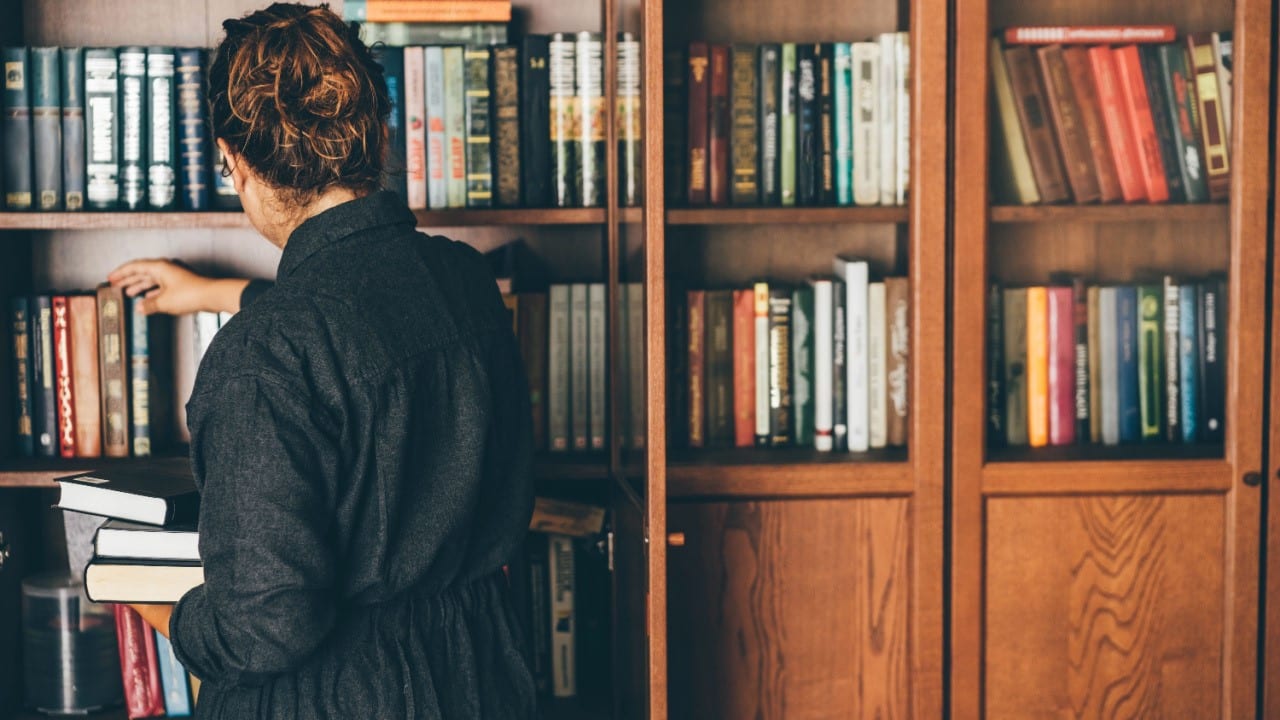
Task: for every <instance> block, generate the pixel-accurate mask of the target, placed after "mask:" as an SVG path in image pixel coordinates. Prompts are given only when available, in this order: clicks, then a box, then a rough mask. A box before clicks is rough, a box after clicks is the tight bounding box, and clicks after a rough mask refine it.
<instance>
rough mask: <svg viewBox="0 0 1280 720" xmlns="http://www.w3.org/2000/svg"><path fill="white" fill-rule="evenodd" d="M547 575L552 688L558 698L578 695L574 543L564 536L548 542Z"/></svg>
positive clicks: (557, 536) (550, 538) (553, 536)
mask: <svg viewBox="0 0 1280 720" xmlns="http://www.w3.org/2000/svg"><path fill="white" fill-rule="evenodd" d="M547 541H548V542H547V547H548V556H547V559H548V562H547V566H548V572H549V574H550V576H551V577H550V580H549V582H548V585H550V586H551V684H552V694H553V695H554V696H555V697H573V696H575V695H577V694H578V678H577V671H576V667H575V660H576V658H575V657H574V656H575V654H576V653H575V650H576V648H575V647H574V631H575V630H576V628H575V627H574V625H575V624H576V621H577V618H576V617H575V616H574V606H573V591H574V582H573V576H574V565H573V539H572V538H569V537H566V536H564V535H551V536H550V537H548V538H547Z"/></svg>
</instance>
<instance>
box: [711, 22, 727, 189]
mask: <svg viewBox="0 0 1280 720" xmlns="http://www.w3.org/2000/svg"><path fill="white" fill-rule="evenodd" d="M729 74H730V73H729V48H728V46H726V45H712V46H711V86H710V105H709V106H708V110H707V122H708V128H707V130H708V133H709V135H708V139H707V196H708V197H707V199H708V201H710V203H711V204H712V205H728V204H729V195H730V185H731V184H732V178H731V176H730V174H729V173H730V169H731V165H732V163H731V161H730V151H729V145H730V136H731V135H732V132H733V115H732V112H731V109H730V104H729V103H730V92H729V88H730V82H729Z"/></svg>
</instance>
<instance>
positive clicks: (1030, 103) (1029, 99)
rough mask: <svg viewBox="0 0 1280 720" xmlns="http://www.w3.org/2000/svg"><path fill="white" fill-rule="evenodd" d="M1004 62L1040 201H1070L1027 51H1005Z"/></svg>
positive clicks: (1017, 49)
mask: <svg viewBox="0 0 1280 720" xmlns="http://www.w3.org/2000/svg"><path fill="white" fill-rule="evenodd" d="M1004 58H1005V65H1006V66H1007V67H1008V69H1009V82H1010V84H1011V85H1012V87H1013V93H1014V97H1015V99H1016V102H1015V103H1014V106H1015V108H1016V109H1017V111H1018V122H1019V123H1020V124H1021V126H1022V135H1023V138H1024V139H1025V140H1026V143H1027V151H1028V153H1029V157H1030V158H1031V171H1032V173H1033V174H1034V175H1035V178H1036V186H1037V187H1038V188H1039V190H1040V198H1041V200H1043V201H1044V202H1046V203H1056V202H1063V201H1066V200H1070V199H1071V192H1070V190H1069V189H1068V187H1067V179H1066V176H1065V175H1064V173H1063V170H1062V159H1061V158H1060V157H1059V155H1058V148H1057V145H1056V143H1055V142H1054V139H1053V129H1052V128H1050V127H1049V110H1048V103H1047V102H1046V100H1045V98H1046V95H1045V91H1044V88H1043V87H1042V86H1041V84H1040V78H1039V76H1038V74H1037V73H1036V66H1035V61H1034V60H1032V59H1031V51H1030V50H1029V49H1027V48H1026V47H1021V46H1015V47H1009V48H1005V50H1004Z"/></svg>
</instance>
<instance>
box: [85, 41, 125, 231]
mask: <svg viewBox="0 0 1280 720" xmlns="http://www.w3.org/2000/svg"><path fill="white" fill-rule="evenodd" d="M118 73H119V61H118V60H117V59H116V51H115V50H113V49H111V48H89V49H87V50H85V51H84V93H85V126H86V127H85V129H86V131H87V132H86V134H85V159H86V162H87V166H86V168H87V175H88V194H89V207H90V208H91V209H93V210H114V209H115V208H116V206H117V205H118V204H119V202H120V182H119V177H120V153H119V145H120V118H119V115H118V114H117V113H118V110H117V108H116V105H117V98H118V97H119V94H120V88H119V81H118V78H117V75H118Z"/></svg>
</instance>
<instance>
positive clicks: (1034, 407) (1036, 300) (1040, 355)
mask: <svg viewBox="0 0 1280 720" xmlns="http://www.w3.org/2000/svg"><path fill="white" fill-rule="evenodd" d="M1027 441H1028V443H1029V444H1030V445H1031V447H1044V446H1045V445H1048V444H1049V291H1048V289H1047V288H1043V287H1031V288H1027Z"/></svg>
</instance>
